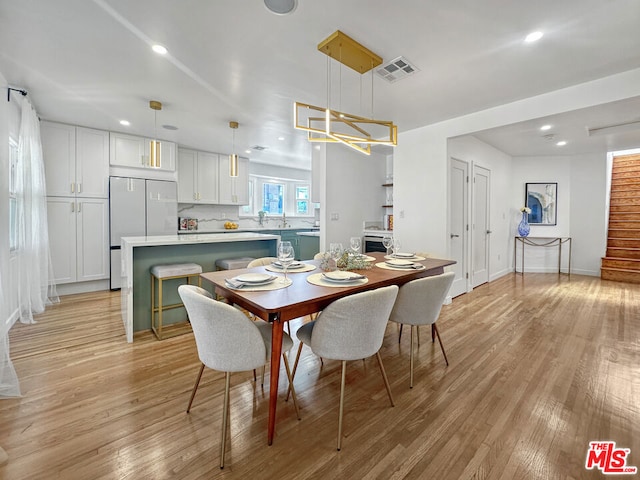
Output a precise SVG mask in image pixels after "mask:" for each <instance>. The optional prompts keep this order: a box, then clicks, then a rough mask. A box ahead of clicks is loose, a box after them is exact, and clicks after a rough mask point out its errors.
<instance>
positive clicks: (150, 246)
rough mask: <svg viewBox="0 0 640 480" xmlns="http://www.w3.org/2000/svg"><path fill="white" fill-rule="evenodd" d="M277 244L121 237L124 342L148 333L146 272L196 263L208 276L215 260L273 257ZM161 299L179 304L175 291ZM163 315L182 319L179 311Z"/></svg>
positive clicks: (228, 237)
mask: <svg viewBox="0 0 640 480" xmlns="http://www.w3.org/2000/svg"><path fill="white" fill-rule="evenodd" d="M279 241H280V236H279V235H268V234H262V233H249V232H238V233H218V234H208V235H201V234H196V235H165V236H152V237H123V238H122V293H121V294H122V306H121V309H122V321H123V323H124V328H125V332H126V335H127V341H128V342H133V334H134V332H137V331H142V330H150V329H151V280H150V273H149V269H150V268H151V267H152V266H154V265H161V264H171V263H197V264H199V265H201V266H202V271H203V272H209V271H214V270H215V269H216V267H215V262H216V260H218V259H225V258H239V257H254V258H259V257H273V256H275V255H276V252H277V245H278V242H279ZM175 282H176V283H175V284H176V285H178V284H179V283H180V282H178V281H175ZM183 283H184V282H183ZM169 285H170V284H169ZM169 285H167V286H168V287H169ZM164 299H165V302H164V303H167V304H168V303H177V302H179V301H180V300H179V298H178V293H177V287H176V288H171V287H169V288H167V289H166V293H165V295H164ZM167 313H171V314H173V315H174V316H177V315H182V316H184V310H182V309H175V310H173V311H172V312H167ZM174 321H177V319H176V320H174ZM165 322H166V323H171V322H172V318H171V316H170V315H167V316H166V317H165Z"/></svg>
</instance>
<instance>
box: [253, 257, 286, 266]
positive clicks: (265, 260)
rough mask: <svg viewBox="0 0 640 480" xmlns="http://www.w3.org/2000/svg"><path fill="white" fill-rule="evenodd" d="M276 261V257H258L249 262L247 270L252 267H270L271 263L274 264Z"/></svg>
mask: <svg viewBox="0 0 640 480" xmlns="http://www.w3.org/2000/svg"><path fill="white" fill-rule="evenodd" d="M277 260H278V259H277V258H276V257H260V258H255V259H253V260H251V261H250V262H249V264H248V265H247V268H253V267H264V266H265V265H271V264H272V263H273V262H276V261H277Z"/></svg>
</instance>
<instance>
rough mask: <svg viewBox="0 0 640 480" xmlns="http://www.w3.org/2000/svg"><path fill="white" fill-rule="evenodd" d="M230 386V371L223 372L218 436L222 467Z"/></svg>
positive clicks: (221, 465) (222, 466) (221, 464)
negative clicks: (222, 400) (220, 429)
mask: <svg viewBox="0 0 640 480" xmlns="http://www.w3.org/2000/svg"><path fill="white" fill-rule="evenodd" d="M230 386H231V372H225V379H224V403H223V405H222V437H221V438H220V468H221V469H222V468H224V450H225V448H224V447H225V444H226V440H227V424H228V422H229V387H230Z"/></svg>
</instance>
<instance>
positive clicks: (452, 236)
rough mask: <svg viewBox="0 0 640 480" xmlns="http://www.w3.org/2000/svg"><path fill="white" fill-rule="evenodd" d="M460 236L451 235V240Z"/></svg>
mask: <svg viewBox="0 0 640 480" xmlns="http://www.w3.org/2000/svg"><path fill="white" fill-rule="evenodd" d="M459 236H460V235H456V234H455V233H452V234H451V238H458V237H459Z"/></svg>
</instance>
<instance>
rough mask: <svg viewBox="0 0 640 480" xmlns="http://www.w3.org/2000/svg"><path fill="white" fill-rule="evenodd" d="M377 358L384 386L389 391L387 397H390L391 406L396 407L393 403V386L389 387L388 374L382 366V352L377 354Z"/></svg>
mask: <svg viewBox="0 0 640 480" xmlns="http://www.w3.org/2000/svg"><path fill="white" fill-rule="evenodd" d="M376 358H377V359H378V366H379V367H380V373H382V380H383V381H384V386H385V388H386V389H387V395H389V401H390V402H391V406H392V407H395V406H396V404H395V403H394V401H393V395H391V386H390V385H389V379H388V378H387V372H386V371H385V369H384V365H383V364H382V357H381V356H380V351H377V352H376Z"/></svg>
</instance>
